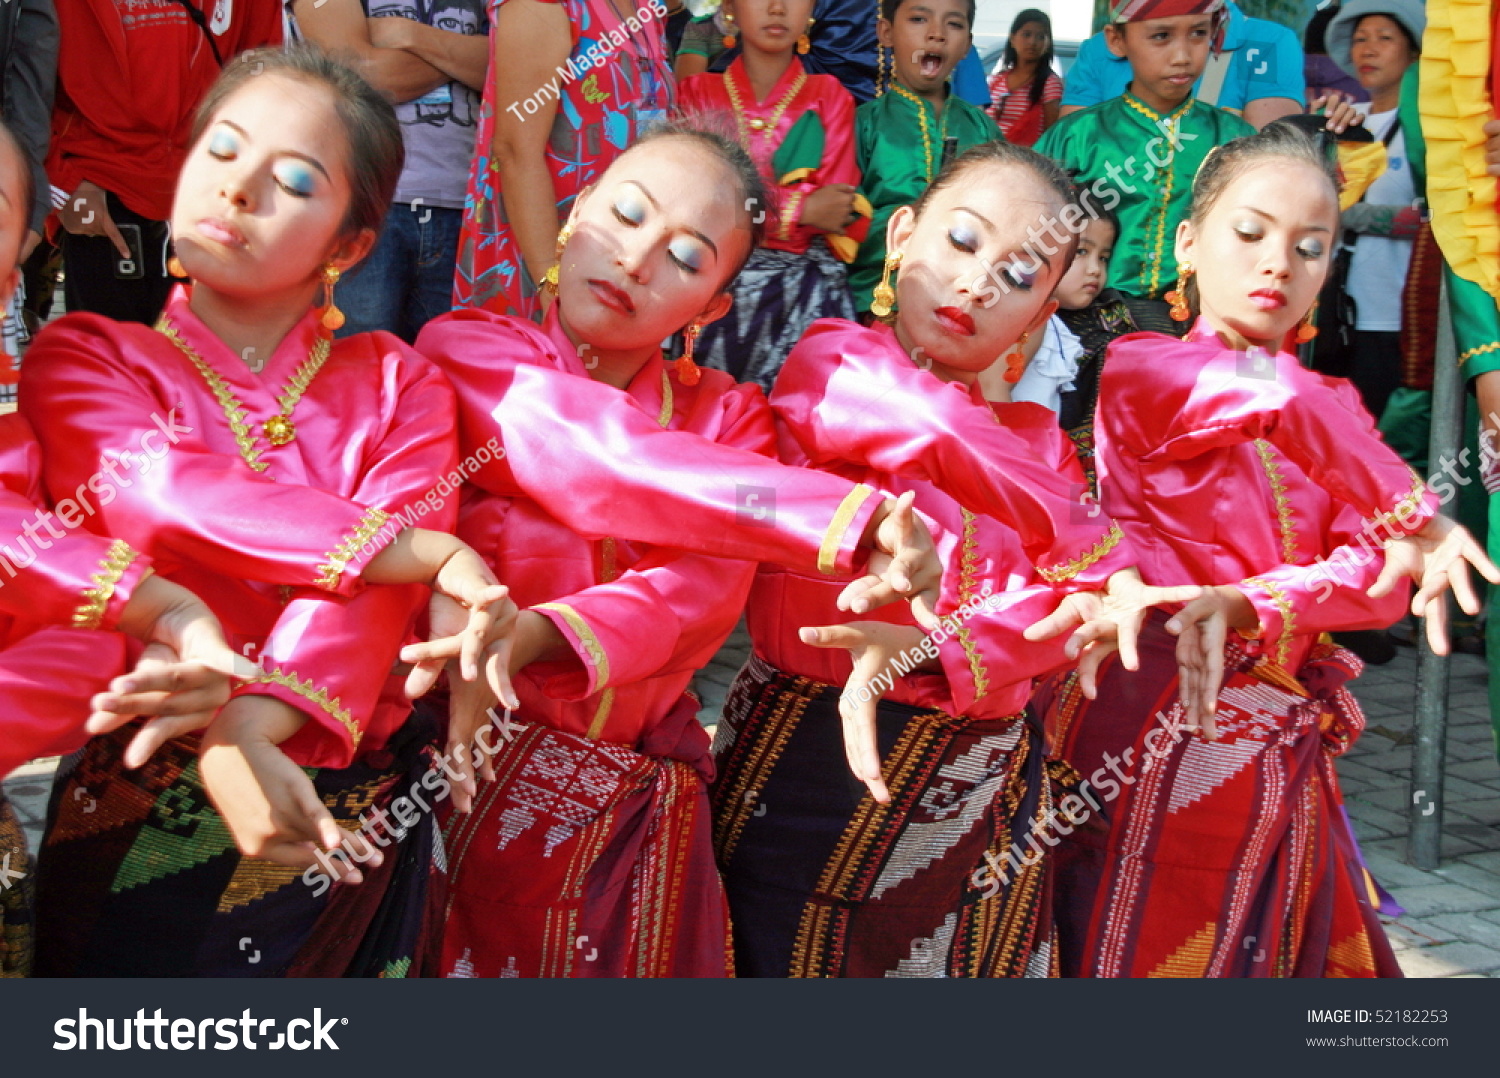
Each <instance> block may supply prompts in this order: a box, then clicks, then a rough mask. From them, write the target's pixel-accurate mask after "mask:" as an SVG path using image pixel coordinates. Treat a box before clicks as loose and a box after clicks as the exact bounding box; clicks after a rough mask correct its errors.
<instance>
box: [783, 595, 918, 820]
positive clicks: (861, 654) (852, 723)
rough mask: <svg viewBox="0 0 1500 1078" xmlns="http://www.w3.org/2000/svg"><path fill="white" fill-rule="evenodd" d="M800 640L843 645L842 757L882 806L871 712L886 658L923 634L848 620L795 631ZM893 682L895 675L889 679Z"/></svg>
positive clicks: (882, 684) (886, 796)
mask: <svg viewBox="0 0 1500 1078" xmlns="http://www.w3.org/2000/svg"><path fill="white" fill-rule="evenodd" d="M798 635H799V636H800V638H801V640H802V642H803V643H804V644H810V645H812V646H813V647H815V648H846V649H848V651H849V653H850V655H852V656H853V658H854V670H853V672H851V673H850V675H849V681H848V683H847V684H846V685H845V686H844V691H843V693H842V694H840V696H839V718H840V719H841V720H843V727H844V755H845V757H846V758H847V759H848V761H849V770H850V771H852V772H854V777H855V778H857V779H859V780H860V781H861V782H863V783H864V784H865V785H866V786H867V787H869V789H870V796H871V797H873V798H874V799H875V800H876V801H878V802H880V803H881V804H882V805H887V804H890V800H891V794H890V790H888V789H887V788H886V785H885V779H884V778H883V777H882V775H881V773H880V747H879V745H878V744H877V742H876V736H875V735H876V711H877V709H878V708H879V706H880V700H881V697H883V696H884V695H885V692H886V687H887V678H885V677H883V676H882V675H883V674H886V673H888V672H889V673H892V674H893V673H894V672H893V670H892V666H891V660H892V659H894V658H896V657H897V656H898V655H900V654H901V653H902V652H903V651H905V652H910V650H911V649H912V648H914V647H917V646H919V645H920V644H921V643H922V640H923V637H924V635H925V634H924V633H923V632H922V630H921V629H918V628H916V627H915V626H912V625H892V624H890V623H889V622H884V621H851V622H849V623H848V624H847V625H822V626H817V627H811V626H809V627H806V628H803V629H801V630H800V631H799V633H798ZM890 681H891V683H892V684H893V683H894V677H892V678H891V679H890Z"/></svg>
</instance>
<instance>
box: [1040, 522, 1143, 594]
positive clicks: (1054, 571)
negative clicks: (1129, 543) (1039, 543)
mask: <svg viewBox="0 0 1500 1078" xmlns="http://www.w3.org/2000/svg"><path fill="white" fill-rule="evenodd" d="M1123 538H1125V535H1124V533H1123V532H1121V531H1120V523H1119V521H1116V520H1111V521H1110V522H1109V531H1107V532H1105V534H1104V538H1103V539H1100V540H1099V541H1098V542H1097V543H1095V544H1094V545H1093V546H1092V547H1090V548H1089V549H1088V550H1087V551H1086V552H1085V553H1084V554H1083V556H1082V557H1078V558H1074V559H1073V560H1072V561H1068V562H1061V563H1059V564H1057V565H1054V566H1051V567H1050V568H1047V569H1043V568H1042V567H1041V566H1037V570H1036V573H1037V576H1039V577H1041V578H1042V579H1043V580H1045V581H1046V582H1047V583H1049V584H1057V583H1060V582H1062V581H1064V580H1072V579H1073V578H1074V577H1075V576H1077V575H1078V574H1079V573H1081V572H1083V571H1084V570H1085V569H1087V568H1088V567H1089V566H1090V565H1093V564H1094V563H1095V562H1096V561H1098V560H1099V559H1100V558H1102V557H1104V556H1105V555H1106V554H1108V553H1109V552H1110V551H1111V550H1113V549H1114V548H1115V547H1117V546H1119V545H1120V540H1121V539H1123Z"/></svg>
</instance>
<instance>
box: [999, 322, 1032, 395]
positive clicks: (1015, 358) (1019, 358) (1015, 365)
mask: <svg viewBox="0 0 1500 1078" xmlns="http://www.w3.org/2000/svg"><path fill="white" fill-rule="evenodd" d="M1029 340H1031V331H1030V330H1028V331H1027V332H1025V333H1023V334H1021V339H1020V340H1019V341H1017V342H1016V346H1015V348H1014V349H1012V350H1011V351H1009V352H1007V353H1006V354H1005V380H1006V381H1007V382H1009V383H1010V384H1011V385H1015V384H1016V383H1017V382H1019V381H1020V380H1021V375H1022V374H1024V373H1025V371H1026V342H1027V341H1029Z"/></svg>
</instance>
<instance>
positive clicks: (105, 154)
mask: <svg viewBox="0 0 1500 1078" xmlns="http://www.w3.org/2000/svg"><path fill="white" fill-rule="evenodd" d="M56 2H57V18H58V23H59V25H60V26H61V28H62V48H61V51H60V53H59V55H58V63H57V102H56V105H55V106H54V108H53V113H52V147H51V151H50V153H49V155H48V159H47V175H48V178H49V179H50V180H51V183H52V204H53V206H54V208H55V209H56V210H57V221H58V223H59V224H60V225H61V227H62V238H61V244H62V248H63V268H64V271H65V273H66V285H65V288H66V293H65V294H66V300H67V305H68V310H70V311H93V312H95V313H98V314H103V315H107V316H109V317H110V318H114V319H118V320H121V321H133V322H146V323H150V322H152V321H154V320H155V319H156V316H157V314H159V313H160V311H161V308H162V304H163V303H165V301H166V298H167V292H168V290H169V288H170V287H171V280H170V278H169V277H168V275H167V269H166V260H167V255H168V251H167V245H168V242H169V241H168V235H167V226H166V217H167V214H168V211H169V210H170V209H171V205H172V188H173V186H174V185H175V183H176V182H177V172H178V170H179V168H180V167H181V165H182V161H183V158H184V156H185V155H186V152H187V145H188V132H189V128H190V127H191V125H192V116H193V112H194V110H195V109H196V108H197V107H198V102H199V100H200V99H201V98H202V97H203V94H204V92H205V91H206V90H207V89H208V87H209V85H210V84H211V83H212V82H213V81H214V79H215V78H217V77H218V74H219V70H220V69H221V68H222V67H223V66H224V64H225V63H226V62H228V61H230V60H231V59H232V58H233V57H234V56H236V55H238V54H239V53H241V52H243V51H244V50H246V49H249V48H253V47H255V46H257V45H275V44H280V42H281V34H282V30H281V8H280V5H278V4H273V3H266V2H264V0H131V2H130V3H128V4H121V3H117V2H116V0H56Z"/></svg>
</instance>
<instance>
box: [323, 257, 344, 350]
mask: <svg viewBox="0 0 1500 1078" xmlns="http://www.w3.org/2000/svg"><path fill="white" fill-rule="evenodd" d="M342 276H343V274H342V273H340V272H339V268H338V267H337V266H335V265H334V264H333V263H331V262H330V263H329V264H328V265H326V266H324V267H323V315H322V317H321V318H319V319H318V323H319V325H321V326H322V327H323V329H322V333H323V336H325V337H328V338H330V339H331V338H332V337H333V335H334V334H335V333H337V332H338V331H339V330H341V329H343V328H344V312H343V311H341V310H339V309H338V307H337V306H336V305H335V304H334V302H333V286H334V285H336V284H338V283H339V278H340V277H342Z"/></svg>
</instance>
